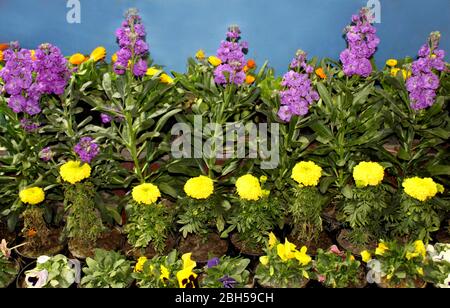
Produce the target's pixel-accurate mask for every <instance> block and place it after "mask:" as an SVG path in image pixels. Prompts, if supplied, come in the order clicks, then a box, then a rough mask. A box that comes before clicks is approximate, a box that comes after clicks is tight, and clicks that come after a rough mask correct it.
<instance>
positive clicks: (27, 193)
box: [19, 187, 45, 205]
mask: <svg viewBox="0 0 450 308" xmlns="http://www.w3.org/2000/svg"><path fill="white" fill-rule="evenodd" d="M19 197H20V201H22V202H23V203H28V204H31V205H36V204H39V203H41V202H42V201H44V199H45V193H44V190H43V189H42V188H40V187H32V188H27V189H24V190H21V191H20V193H19Z"/></svg>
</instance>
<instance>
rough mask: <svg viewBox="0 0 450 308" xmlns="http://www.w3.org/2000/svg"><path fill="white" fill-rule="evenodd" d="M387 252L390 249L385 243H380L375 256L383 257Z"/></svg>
mask: <svg viewBox="0 0 450 308" xmlns="http://www.w3.org/2000/svg"><path fill="white" fill-rule="evenodd" d="M387 250H389V247H388V246H386V244H385V243H379V244H378V247H377V248H376V249H375V254H376V255H379V256H382V255H383V254H384V253H385V252H386V251H387Z"/></svg>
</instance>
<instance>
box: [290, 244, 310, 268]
mask: <svg viewBox="0 0 450 308" xmlns="http://www.w3.org/2000/svg"><path fill="white" fill-rule="evenodd" d="M307 251H308V248H306V246H303V247H302V248H301V249H300V251H296V252H295V253H294V254H295V258H296V259H297V260H298V261H299V262H300V264H301V265H302V266H306V265H308V264H309V263H311V260H312V259H311V257H310V256H308V255H307V254H306V252H307Z"/></svg>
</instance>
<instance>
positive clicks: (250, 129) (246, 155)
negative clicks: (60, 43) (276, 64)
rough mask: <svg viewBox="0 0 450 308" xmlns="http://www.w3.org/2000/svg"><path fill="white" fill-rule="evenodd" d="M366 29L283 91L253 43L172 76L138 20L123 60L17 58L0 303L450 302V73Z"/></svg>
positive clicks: (2, 85)
mask: <svg viewBox="0 0 450 308" xmlns="http://www.w3.org/2000/svg"><path fill="white" fill-rule="evenodd" d="M367 16H368V15H367V11H366V9H363V10H361V12H360V13H359V14H357V15H355V16H353V17H352V21H351V24H350V25H349V26H348V27H347V28H346V31H345V38H346V40H347V42H348V47H347V48H346V49H345V50H344V51H343V52H342V53H341V55H340V61H338V62H337V61H335V60H333V59H321V60H319V59H317V58H313V59H312V60H310V59H308V55H307V53H306V52H304V51H302V50H299V51H298V52H297V53H296V55H295V57H294V59H293V60H292V61H291V63H290V64H289V67H288V72H287V73H286V74H285V75H284V76H283V77H277V76H276V75H275V73H274V71H273V69H271V68H270V67H269V65H268V63H267V62H266V63H264V64H263V65H262V66H261V67H260V68H258V66H257V63H256V62H255V61H254V60H252V59H246V57H247V56H248V53H249V50H250V45H249V44H248V43H247V42H245V41H244V40H243V39H242V37H243V34H242V33H241V31H240V29H239V27H238V26H231V27H230V28H229V29H228V32H227V34H226V39H225V40H224V41H222V42H221V43H220V47H219V49H218V52H217V54H216V55H211V56H207V55H206V54H205V53H204V52H203V51H202V50H199V51H198V52H197V53H196V55H195V58H190V59H189V60H188V67H187V71H186V72H185V73H177V72H171V73H169V72H165V71H164V69H163V68H162V67H160V66H158V65H157V64H154V63H153V61H152V60H151V59H150V47H149V45H148V43H147V40H146V30H145V27H144V25H143V22H142V20H141V18H140V17H139V15H138V14H137V12H136V11H135V10H130V11H129V12H128V13H127V15H126V19H125V20H124V22H123V23H122V25H121V27H120V28H119V29H118V30H117V32H116V37H117V42H118V45H119V50H118V51H117V52H116V53H115V54H113V55H112V57H111V61H109V60H108V59H107V51H106V50H105V49H104V48H102V47H99V48H96V49H95V50H94V51H93V52H92V53H91V55H89V56H86V55H83V54H79V53H77V54H74V55H72V56H68V57H65V56H63V55H62V54H61V52H60V50H59V49H58V48H57V47H56V46H53V45H51V44H42V45H40V46H38V48H37V49H36V50H28V49H24V48H21V47H20V45H19V44H18V43H11V44H10V45H9V48H8V49H6V50H4V51H0V94H1V95H0V132H1V135H0V184H1V185H0V214H1V218H0V219H1V221H0V232H1V233H0V239H3V238H5V239H6V240H8V242H7V241H6V240H4V241H2V243H1V246H0V248H1V254H0V287H7V286H9V285H11V284H13V281H14V279H15V278H16V277H17V283H16V286H17V287H21V288H22V287H31V288H67V287H72V286H75V287H76V286H78V287H80V288H99V287H102V288H103V287H104V288H127V287H140V288H149V287H151V288H190V287H203V288H222V287H223V288H248V287H254V286H257V287H264V288H271V287H292V288H300V287H307V286H311V285H313V284H315V283H319V284H321V285H322V286H324V287H330V288H336V287H337V288H344V287H349V288H350V287H351V288H361V287H365V286H366V285H367V283H370V284H377V285H378V286H379V287H394V288H398V287H423V286H425V285H426V284H427V283H428V284H429V285H435V286H437V287H449V286H450V285H449V279H450V259H449V252H450V246H449V244H448V243H449V237H450V236H449V231H450V225H449V223H450V215H449V210H450V202H449V195H448V185H449V178H448V175H449V174H450V167H449V161H450V157H449V155H448V150H449V149H448V139H449V137H450V118H449V116H448V106H447V102H448V101H449V98H450V74H449V72H450V70H449V68H450V66H449V64H448V63H446V62H445V61H444V55H445V54H444V51H442V50H440V49H439V40H440V34H439V32H433V33H431V34H430V36H429V38H428V40H427V41H426V43H425V44H424V45H423V46H422V47H421V48H420V50H419V52H418V58H417V59H416V60H414V59H411V58H405V59H398V60H397V59H390V60H389V61H387V63H386V66H385V67H384V68H382V69H381V70H378V69H376V68H375V67H374V65H373V63H374V62H373V57H374V54H375V53H376V49H377V46H378V44H379V43H380V38H379V37H378V36H377V34H376V28H375V27H374V26H373V25H372V23H371V21H370V20H369V17H367ZM229 127H233V129H234V130H233V131H232V134H231V135H232V138H231V137H230V136H229V135H228V134H227V135H226V137H227V138H226V140H225V137H224V135H223V134H222V131H223V130H224V129H227V128H229ZM264 128H265V133H266V134H264ZM267 128H270V129H269V130H270V132H269V134H267V133H268V131H267ZM226 132H228V131H226ZM235 135H236V136H235ZM229 137H230V139H228V138H229ZM225 141H226V142H225ZM229 141H232V142H231V143H229ZM236 143H237V146H236ZM236 150H237V151H236ZM236 152H237V153H236ZM277 238H281V239H282V240H281V241H280V240H279V239H277ZM438 241H441V242H442V243H437V242H438ZM334 244H339V245H340V247H338V246H336V245H334ZM13 245H18V246H17V247H14V248H9V247H10V246H13ZM427 245H428V246H427ZM18 256H20V257H18ZM18 261H20V262H18ZM80 261H81V262H80ZM20 266H22V271H20Z"/></svg>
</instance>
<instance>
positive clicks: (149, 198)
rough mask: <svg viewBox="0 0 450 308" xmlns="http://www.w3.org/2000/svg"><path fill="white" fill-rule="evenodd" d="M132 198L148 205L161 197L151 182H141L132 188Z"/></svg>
mask: <svg viewBox="0 0 450 308" xmlns="http://www.w3.org/2000/svg"><path fill="white" fill-rule="evenodd" d="M131 195H132V197H133V200H134V201H136V202H137V203H140V204H146V205H150V204H153V203H155V202H156V201H158V198H160V197H161V192H160V191H159V188H158V187H157V186H155V185H153V184H148V183H147V184H141V185H139V186H136V187H135V188H133V191H132V193H131Z"/></svg>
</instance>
